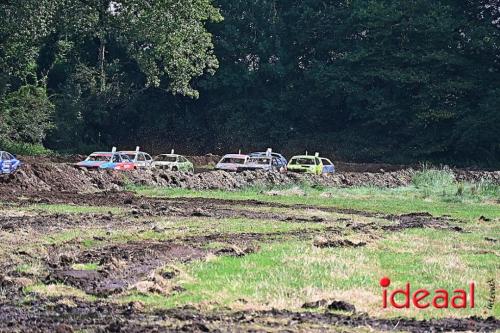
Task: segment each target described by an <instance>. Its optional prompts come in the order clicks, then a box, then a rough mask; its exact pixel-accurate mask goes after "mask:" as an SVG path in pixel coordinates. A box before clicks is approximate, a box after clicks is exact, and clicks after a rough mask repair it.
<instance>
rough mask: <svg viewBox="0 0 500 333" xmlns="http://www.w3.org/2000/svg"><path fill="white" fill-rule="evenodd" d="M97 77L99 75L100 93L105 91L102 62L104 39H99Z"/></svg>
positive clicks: (103, 57) (104, 47)
mask: <svg viewBox="0 0 500 333" xmlns="http://www.w3.org/2000/svg"><path fill="white" fill-rule="evenodd" d="M99 43H100V44H99V75H100V87H99V89H100V91H101V92H103V91H104V90H105V89H106V72H105V69H104V60H105V52H106V43H105V42H104V38H102V37H101V38H99Z"/></svg>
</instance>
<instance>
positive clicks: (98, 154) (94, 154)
mask: <svg viewBox="0 0 500 333" xmlns="http://www.w3.org/2000/svg"><path fill="white" fill-rule="evenodd" d="M113 154H117V153H110V152H102V151H97V152H94V153H92V154H90V155H92V156H111V155H113Z"/></svg>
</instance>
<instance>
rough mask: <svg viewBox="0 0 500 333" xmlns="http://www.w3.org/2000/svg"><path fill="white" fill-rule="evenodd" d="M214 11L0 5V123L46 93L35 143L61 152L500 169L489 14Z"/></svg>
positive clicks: (316, 7)
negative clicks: (117, 149) (313, 154)
mask: <svg viewBox="0 0 500 333" xmlns="http://www.w3.org/2000/svg"><path fill="white" fill-rule="evenodd" d="M13 3H14V2H13ZM213 5H214V6H215V7H219V8H220V14H221V15H222V16H223V17H224V21H221V17H220V14H219V11H218V10H217V9H215V8H214V6H212V4H210V1H209V0H196V1H187V0H185V1H179V0H177V1H174V0H163V1H154V2H151V3H150V2H147V1H146V2H144V1H139V0H123V1H116V2H110V1H109V0H88V1H83V0H65V1H63V3H62V2H60V1H55V0H43V1H35V0H23V1H19V2H15V4H10V5H9V4H7V5H5V4H2V5H0V7H1V13H0V14H1V17H2V19H3V18H4V17H5V18H6V19H5V20H3V21H5V22H6V24H4V25H3V26H2V27H1V28H0V41H1V49H0V68H1V70H2V76H1V78H0V98H1V99H2V101H3V102H2V104H1V105H2V109H1V110H0V117H2V118H4V117H6V115H5V114H7V117H8V114H10V113H11V111H8V110H11V109H12V106H11V104H9V103H12V102H9V100H11V101H12V98H13V96H12V94H18V95H19V93H16V92H17V91H18V90H19V89H21V87H24V86H26V85H30V86H33V87H35V88H36V87H41V88H43V89H45V90H46V94H44V95H36V96H39V98H40V99H41V100H40V101H38V102H37V103H38V104H40V105H45V106H47V104H46V103H45V101H47V100H50V103H51V104H52V105H53V106H54V109H55V112H54V115H53V116H50V115H51V113H52V108H46V109H44V110H41V111H38V112H37V114H38V115H40V114H41V113H44V114H45V115H46V117H45V118H43V117H42V118H43V119H45V120H47V121H46V125H44V127H42V128H40V130H43V132H44V133H46V132H47V130H48V129H50V128H51V127H52V126H51V124H50V123H53V124H54V125H55V128H54V129H53V130H52V131H50V132H49V135H48V137H47V138H46V139H45V141H44V142H45V144H46V145H48V146H49V147H50V148H54V149H57V150H63V151H64V150H66V151H71V150H73V151H74V150H90V149H93V148H94V147H96V146H103V147H107V146H110V145H120V146H129V147H134V146H135V145H136V144H140V145H142V146H143V147H144V148H145V149H147V150H150V151H153V152H159V151H166V150H169V149H170V148H171V147H176V148H178V149H182V150H184V151H186V152H187V153H203V152H216V153H222V152H226V151H229V150H237V149H239V148H241V149H243V150H251V149H257V148H258V149H263V148H265V147H268V146H273V147H274V148H275V150H278V149H279V150H282V151H283V152H284V153H286V154H293V153H298V152H301V151H303V150H305V149H308V150H309V151H316V150H317V151H321V152H322V153H323V154H325V155H333V157H335V158H339V159H349V160H355V161H385V162H405V163H406V162H414V161H422V160H425V161H433V162H446V163H455V164H458V165H471V164H481V165H489V166H498V165H500V139H499V138H500V136H499V135H498V132H499V129H500V126H499V124H500V110H499V108H500V107H499V105H500V88H499V87H500V12H499V10H500V9H499V6H498V4H497V2H496V1H491V0H480V1H473V0H469V1H449V0H414V1H395V0H337V1H333V0H331V1H316V0H301V1H296V0H292V1H287V2H283V1H276V0H252V1H240V0H215V3H214V4H213ZM33 13H39V15H33ZM35 27H36V28H35ZM211 34H212V35H211ZM212 43H213V44H214V45H213V46H212ZM216 58H217V59H218V60H217V59H216ZM217 67H219V68H218V70H217V71H216V72H215V75H213V76H211V75H203V74H204V73H214V71H215V70H216V68H217ZM172 93H173V94H172ZM23 96H25V95H23ZM47 96H49V97H47ZM190 97H191V98H190ZM25 98H28V97H26V96H25ZM33 103H34V101H33V99H32V97H30V100H27V101H24V102H23V105H25V106H26V105H28V106H29V105H33ZM18 108H19V107H18ZM19 112H20V111H19ZM32 116H33V120H34V121H40V120H41V119H42V118H40V117H39V116H36V115H32ZM49 117H50V121H48V120H49ZM16 120H17V118H15V120H14V121H16ZM23 121H24V120H23ZM2 122H4V121H2ZM7 123H9V122H7ZM11 123H12V122H11ZM0 126H4V125H0ZM8 126H9V125H8ZM19 126H21V127H22V126H24V125H19ZM19 126H18V127H17V128H20V127H19ZM10 128H11V129H12V128H16V127H12V126H10ZM0 130H1V131H2V133H6V129H3V128H0ZM11 131H12V130H11ZM9 136H10V137H11V139H23V140H25V139H26V140H29V141H32V142H37V141H40V140H42V139H43V135H42V136H40V135H39V134H38V133H34V134H33V135H31V137H26V136H25V134H22V135H19V136H20V137H19V138H17V137H14V138H13V137H12V135H9Z"/></svg>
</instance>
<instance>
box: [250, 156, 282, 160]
mask: <svg viewBox="0 0 500 333" xmlns="http://www.w3.org/2000/svg"><path fill="white" fill-rule="evenodd" d="M271 157H276V156H267V155H259V156H250V158H257V159H264V158H271Z"/></svg>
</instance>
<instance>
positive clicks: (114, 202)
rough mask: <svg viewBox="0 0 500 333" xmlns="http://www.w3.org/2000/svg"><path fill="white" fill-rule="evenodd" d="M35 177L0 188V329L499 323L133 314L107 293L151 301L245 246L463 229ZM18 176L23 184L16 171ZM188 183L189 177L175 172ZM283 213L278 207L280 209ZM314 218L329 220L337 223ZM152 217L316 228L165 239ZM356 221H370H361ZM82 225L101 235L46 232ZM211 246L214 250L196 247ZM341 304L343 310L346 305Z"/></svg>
mask: <svg viewBox="0 0 500 333" xmlns="http://www.w3.org/2000/svg"><path fill="white" fill-rule="evenodd" d="M35 170H38V171H40V170H41V169H36V168H35V169H33V172H32V173H31V176H32V177H36V179H38V180H40V181H41V182H43V183H44V184H49V183H50V184H51V185H47V186H49V187H48V188H47V187H45V185H43V186H41V188H40V191H34V190H31V191H28V192H23V194H22V195H19V194H20V193H21V192H7V191H4V192H3V193H2V196H1V201H2V202H3V203H2V206H0V210H1V211H2V214H1V216H0V244H2V246H1V247H0V272H1V273H0V332H75V331H85V332H174V331H175V332H177V331H180V332H274V331H287V332H295V331H296V332H325V331H343V332H350V331H353V330H357V329H361V328H363V329H366V330H371V331H394V330H397V331H409V332H441V331H482V332H492V331H495V330H496V329H498V328H499V327H500V321H499V320H497V319H494V318H488V319H485V318H466V319H439V320H429V321H416V320H411V319H401V318H399V319H378V318H372V317H369V316H368V315H366V314H363V313H357V312H355V313H354V314H353V313H338V312H331V311H329V310H328V309H323V308H320V309H317V310H315V311H312V312H311V311H304V312H298V311H295V312H293V311H288V310H285V309H280V310H276V309H272V310H266V311H249V310H248V311H233V310H232V309H227V308H226V309H224V308H220V309H219V310H217V311H213V310H210V311H204V310H203V309H201V308H198V307H189V306H185V307H181V308H174V309H167V310H165V309H153V310H151V309H145V308H144V304H142V303H140V302H129V303H120V302H115V301H113V297H116V296H117V295H118V296H119V295H121V294H123V293H126V292H129V291H131V290H136V291H140V292H147V293H157V294H160V295H173V294H176V293H182V292H183V289H182V287H180V286H178V285H176V284H175V283H173V282H172V281H173V278H174V277H175V276H176V275H177V274H179V273H180V272H179V271H178V270H177V269H176V264H178V263H183V262H190V261H193V260H204V259H205V258H209V257H213V256H228V255H229V256H245V255H247V254H249V253H252V252H255V251H258V250H259V248H258V244H257V243H262V242H274V241H278V240H282V239H300V240H310V241H311V242H313V244H314V246H318V247H345V246H354V247H358V246H365V245H366V244H367V243H369V242H371V241H373V240H376V239H379V238H380V237H383V235H384V233H387V232H399V231H401V230H403V229H407V228H434V229H443V228H444V229H448V230H451V231H452V232H457V233H459V232H463V230H462V227H461V222H460V221H456V220H453V219H451V218H443V217H441V218H436V217H433V216H432V215H430V214H427V213H413V214H405V215H385V214H375V213H368V212H362V211H356V210H348V209H335V208H326V207H325V208H321V207H309V206H307V205H295V206H292V207H290V206H285V205H282V204H276V203H265V202H260V201H241V202H238V203H237V205H235V203H234V202H232V201H229V200H217V199H203V198H178V199H171V198H146V197H138V196H136V195H134V194H133V193H131V192H126V191H120V192H117V191H112V192H100V193H93V194H85V193H78V192H75V191H73V192H65V193H62V192H57V191H54V192H47V191H48V190H49V189H53V188H54V186H55V187H56V188H60V186H62V185H61V184H57V183H58V181H57V180H54V179H53V180H52V182H49V179H48V178H45V177H46V176H45V175H44V173H43V172H41V173H40V174H38V175H37V176H35V174H36V173H37V172H35ZM24 172H26V170H25V171H24ZM72 172H75V173H76V174H82V175H83V176H84V177H83V176H82V177H83V178H82V179H83V180H82V181H83V182H84V183H85V184H88V183H87V182H86V181H88V180H89V179H93V180H95V179H96V178H97V179H108V177H110V178H111V179H114V178H113V177H115V176H114V175H112V174H110V173H101V174H99V176H91V177H88V175H87V173H85V172H82V171H79V170H76V169H72ZM52 175H54V174H52ZM18 176H20V178H21V179H22V177H25V176H24V175H23V174H19V175H18ZM189 176H190V177H193V176H192V175H180V176H179V177H189ZM94 177H96V178H94ZM224 177H243V176H241V175H240V176H235V175H229V176H224ZM278 177H281V176H278ZM26 179H29V178H26ZM162 179H163V178H162ZM46 181H47V182H46ZM89 182H90V183H92V181H89ZM21 184H23V182H21ZM64 186H67V185H64ZM30 189H31V188H30ZM40 204H51V205H53V204H66V205H74V206H81V205H86V206H94V207H113V209H114V211H113V212H112V211H110V212H106V211H98V212H85V213H73V214H69V213H53V212H50V211H43V210H36V209H35V210H33V209H32V207H34V206H33V205H38V206H35V207H39V206H40ZM256 207H258V208H259V209H256ZM283 208H287V210H285V211H281V210H280V209H283ZM290 208H291V209H290ZM323 213H338V214H342V215H341V216H342V217H332V216H330V215H325V214H323ZM158 217H161V218H165V217H166V218H169V219H173V218H175V219H196V221H198V222H199V225H200V226H201V225H203V223H206V221H208V220H210V221H211V220H215V221H216V220H218V219H225V218H233V217H244V218H247V219H254V220H272V221H275V222H276V223H280V222H283V223H285V222H289V221H294V222H298V223H310V224H318V225H319V226H322V228H321V229H303V230H302V229H299V230H290V231H287V232H280V233H266V232H239V233H232V232H226V233H221V232H215V231H212V232H211V231H210V228H209V229H203V228H200V229H198V225H194V226H193V227H192V228H193V229H192V230H188V231H186V232H183V233H176V232H174V230H172V231H170V229H168V228H169V227H168V226H162V225H160V224H158V223H157V222H156V221H157V220H156V219H157V218H158ZM364 218H370V219H374V220H373V221H372V220H370V221H368V222H367V221H365V220H364ZM89 228H94V229H95V228H97V229H99V230H103V231H104V232H102V233H99V234H90V235H88V236H87V238H88V239H83V240H82V239H81V237H79V238H69V239H67V240H66V239H62V240H61V239H55V238H53V237H52V238H51V237H49V238H47V237H48V236H47V235H55V234H61V233H64V232H65V231H70V230H75V229H78V230H87V229H89ZM186 228H188V227H186ZM125 231H126V235H128V236H130V235H132V236H133V239H121V238H119V236H120V235H119V234H117V233H119V232H125ZM354 233H357V234H359V235H362V236H363V237H362V239H361V240H359V239H352V238H351V236H350V235H352V234H354ZM86 242H88V243H86ZM214 242H216V243H217V244H222V245H220V246H218V247H216V248H210V247H206V246H205V245H206V244H208V243H214ZM89 244H90V246H89ZM26 263H30V264H33V263H36V265H35V267H36V268H37V269H36V271H26V270H20V269H19V267H20V266H19V265H22V264H26ZM89 263H97V264H98V268H96V269H93V270H85V269H81V268H78V266H75V265H82V264H83V265H84V264H89ZM34 283H35V284H38V285H42V286H57V285H58V284H64V285H66V286H70V287H72V288H75V289H77V290H80V291H81V292H83V293H85V295H89V296H92V297H95V298H93V299H87V298H82V297H77V296H74V295H47V294H43V293H42V294H40V293H36V292H32V291H27V290H29V289H26V288H27V287H28V286H30V285H32V284H34ZM329 302H330V303H331V301H329ZM334 303H335V302H334ZM334 303H332V304H334ZM337 303H338V302H337ZM337 303H335V304H337ZM330 305H331V304H330ZM341 305H342V304H341ZM345 306H346V308H347V309H351V308H350V307H349V304H347V305H345ZM351 312H352V311H351Z"/></svg>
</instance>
